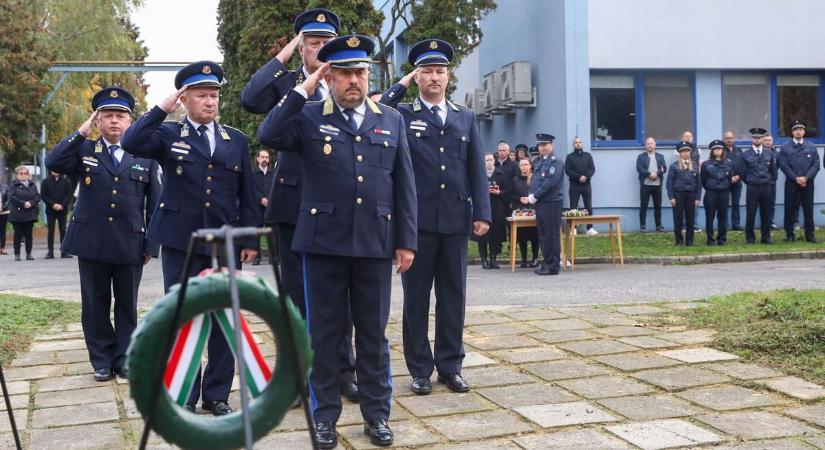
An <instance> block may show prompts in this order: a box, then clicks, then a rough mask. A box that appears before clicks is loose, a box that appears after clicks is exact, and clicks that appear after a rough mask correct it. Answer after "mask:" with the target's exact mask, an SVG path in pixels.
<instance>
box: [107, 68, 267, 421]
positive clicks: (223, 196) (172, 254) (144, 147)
mask: <svg viewBox="0 0 825 450" xmlns="http://www.w3.org/2000/svg"><path fill="white" fill-rule="evenodd" d="M223 79H224V77H223V70H222V69H221V67H220V66H219V65H218V64H216V63H214V62H211V61H201V62H196V63H193V64H190V65H188V66H186V67H184V68H183V69H181V70H180V71H179V72H178V74H177V75H176V76H175V87H176V88H177V89H178V91H177V92H175V93H174V94H172V95H171V96H169V97H168V98H166V100H164V101H163V102H162V103H161V104H160V105H159V106H155V107H154V108H152V109H151V110H150V111H149V112H147V113H146V114H144V115H143V117H141V118H140V119H139V120H138V121H137V122H135V125H134V126H133V127H132V128H130V129H129V131H128V132H127V133H126V135H125V136H124V137H123V146H124V147H125V148H126V150H127V151H129V152H131V153H133V154H135V155H138V156H142V157H147V158H152V159H155V160H156V161H158V162H159V163H160V164H162V165H163V171H164V173H165V174H166V179H165V181H166V183H165V185H164V189H163V193H162V194H161V197H160V203H159V204H158V208H157V211H156V212H155V214H154V217H152V222H151V223H150V224H149V239H151V240H152V241H153V242H158V243H160V244H161V245H163V253H162V255H161V260H162V262H163V285H164V288H165V289H166V291H167V292H168V291H169V288H170V287H171V286H172V285H173V284H176V283H178V282H180V279H181V275H182V274H181V272H182V271H183V264H184V260H185V258H186V250H187V248H188V246H189V239H190V236H191V235H192V233H193V232H194V231H196V230H198V229H199V228H219V227H221V226H223V225H225V224H229V225H232V226H235V227H252V226H256V225H258V211H257V207H258V203H257V202H256V201H255V200H256V195H255V185H254V183H253V175H252V163H251V161H250V157H249V151H248V141H247V138H246V136H245V135H244V134H243V133H241V132H240V131H238V130H236V129H234V128H230V127H228V126H226V125H223V124H220V123H218V122H217V121H216V120H215V119H216V117H217V115H218V106H219V100H220V88H221V84H222V82H223ZM178 99H180V101H181V103H182V104H183V106H184V107H185V108H186V118H185V119H184V120H183V121H182V122H164V119H165V118H166V115H167V114H171V113H172V112H173V111H175V109H177V101H178ZM256 246H257V242H249V243H242V244H241V245H240V246H239V252H240V255H239V256H240V261H239V262H238V267H239V268H240V264H241V262H252V261H253V260H254V259H255V256H256V255H257V248H256ZM235 257H237V256H235ZM210 266H211V260H210V253H209V251H208V248H207V247H206V246H203V248H200V249H198V252H197V255H195V257H194V259H193V261H192V269H191V272H190V273H189V274H188V275H189V276H193V275H195V274H197V273H198V272H200V271H201V270H203V269H206V268H208V267H210ZM208 345H209V363H208V364H207V366H206V370H205V371H204V375H203V385H202V389H203V402H202V404H201V405H202V407H203V409H205V410H207V411H211V412H212V414H214V415H216V416H218V415H224V414H229V413H230V412H232V410H231V409H230V408H229V405H228V403H227V400H228V398H229V389H230V387H231V386H232V375H233V373H234V358H233V357H232V354H231V352H230V350H229V346H228V345H227V343H226V340H225V339H224V337H223V334H222V333H221V331H220V328H219V327H213V328H212V333H211V335H210V336H209V344H208ZM200 391H201V383H200V373H198V378H197V379H196V380H195V383H194V386H193V387H192V393H191V394H190V396H189V399H188V400H187V403H186V405H185V407H186V409H188V410H190V411H194V410H195V405H196V404H197V401H198V398H199V397H200Z"/></svg>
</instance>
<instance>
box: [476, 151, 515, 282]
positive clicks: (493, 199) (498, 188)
mask: <svg viewBox="0 0 825 450" xmlns="http://www.w3.org/2000/svg"><path fill="white" fill-rule="evenodd" d="M484 164H485V166H486V168H487V180H488V181H487V182H488V185H489V188H490V189H489V190H490V212H491V218H492V221H491V222H490V231H488V232H487V233H486V234H485V235H484V236H475V235H472V236H474V239H475V240H476V241H477V242H478V255H479V256H480V257H481V268H482V269H500V268H501V267H500V266H499V265H498V262H496V258H497V257H498V255H499V253H501V243H502V242H504V241H505V240H506V239H507V231H506V227H505V223H506V222H507V212H506V211H507V198H508V197H507V192H506V191H505V187H506V186H507V185H508V183H507V179H506V177H505V175H504V171H503V170H502V169H501V166H498V167H496V165H495V158H493V155H490V154H487V155H484ZM511 245H512V244H511Z"/></svg>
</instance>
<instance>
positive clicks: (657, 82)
mask: <svg viewBox="0 0 825 450" xmlns="http://www.w3.org/2000/svg"><path fill="white" fill-rule="evenodd" d="M643 92H644V106H643V108H644V110H643V111H644V118H645V136H648V137H649V136H652V137H653V138H655V139H656V140H657V141H677V140H679V138H680V137H681V135H682V132H683V131H685V130H693V129H694V126H693V86H692V83H691V79H690V76H688V75H646V76H645V77H644V91H643Z"/></svg>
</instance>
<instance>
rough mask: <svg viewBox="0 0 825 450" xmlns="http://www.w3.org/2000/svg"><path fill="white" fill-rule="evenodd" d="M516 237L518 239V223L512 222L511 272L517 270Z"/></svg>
mask: <svg viewBox="0 0 825 450" xmlns="http://www.w3.org/2000/svg"><path fill="white" fill-rule="evenodd" d="M516 239H518V224H517V223H516V222H510V272H515V271H516V242H517V241H516Z"/></svg>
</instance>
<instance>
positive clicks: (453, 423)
mask: <svg viewBox="0 0 825 450" xmlns="http://www.w3.org/2000/svg"><path fill="white" fill-rule="evenodd" d="M424 423H426V424H427V426H429V427H431V428H433V429H434V430H435V431H437V432H439V433H441V434H442V435H444V436H445V437H446V438H447V439H449V440H450V441H466V440H470V439H474V440H477V439H486V438H491V437H499V436H507V435H511V434H518V433H524V432H527V431H532V428H531V427H530V426H529V425H527V424H526V423H524V422H522V421H521V420H519V419H518V418H517V417H516V416H515V415H512V414H510V413H507V412H504V411H489V412H480V413H473V414H458V415H452V416H444V417H433V418H429V419H424Z"/></svg>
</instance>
